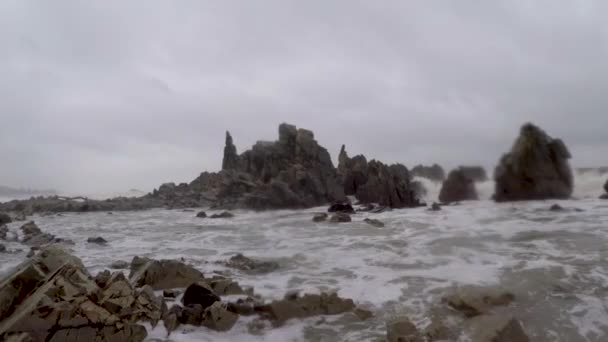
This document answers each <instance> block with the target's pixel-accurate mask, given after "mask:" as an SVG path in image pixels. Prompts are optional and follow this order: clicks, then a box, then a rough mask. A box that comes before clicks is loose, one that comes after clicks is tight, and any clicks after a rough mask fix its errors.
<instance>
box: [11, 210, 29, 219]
mask: <svg viewBox="0 0 608 342" xmlns="http://www.w3.org/2000/svg"><path fill="white" fill-rule="evenodd" d="M13 220H15V221H25V220H26V215H25V213H24V212H23V211H21V212H18V213H15V215H14V216H13Z"/></svg>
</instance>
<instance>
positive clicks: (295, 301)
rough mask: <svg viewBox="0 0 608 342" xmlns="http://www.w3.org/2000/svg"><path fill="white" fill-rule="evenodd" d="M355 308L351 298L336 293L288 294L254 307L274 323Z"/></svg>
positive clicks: (342, 311) (337, 313)
mask: <svg viewBox="0 0 608 342" xmlns="http://www.w3.org/2000/svg"><path fill="white" fill-rule="evenodd" d="M355 308H356V306H355V303H354V302H353V301H352V299H343V298H340V297H338V295H337V294H335V293H331V294H327V293H321V294H305V295H304V296H299V295H297V294H288V295H287V296H286V298H285V299H282V300H277V301H273V302H271V303H269V304H265V305H259V306H256V307H255V311H256V312H258V313H260V314H261V315H262V317H264V318H266V319H269V320H271V321H275V323H276V324H279V325H280V324H283V323H284V322H286V321H288V320H290V319H293V318H307V317H313V316H319V315H339V314H342V313H346V312H350V311H353V310H354V309H355Z"/></svg>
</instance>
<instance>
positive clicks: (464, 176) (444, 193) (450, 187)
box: [439, 167, 483, 203]
mask: <svg viewBox="0 0 608 342" xmlns="http://www.w3.org/2000/svg"><path fill="white" fill-rule="evenodd" d="M482 170H483V169H482ZM477 199H479V197H478V196H477V190H476V189H475V180H474V179H473V178H471V177H470V176H469V173H467V171H466V169H465V168H464V167H460V168H457V169H454V170H452V171H450V173H449V175H448V178H447V179H446V180H445V181H444V182H443V185H442V186H441V191H440V192H439V201H440V202H442V203H452V202H459V201H466V200H477Z"/></svg>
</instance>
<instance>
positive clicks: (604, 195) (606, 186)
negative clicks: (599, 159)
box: [600, 180, 608, 199]
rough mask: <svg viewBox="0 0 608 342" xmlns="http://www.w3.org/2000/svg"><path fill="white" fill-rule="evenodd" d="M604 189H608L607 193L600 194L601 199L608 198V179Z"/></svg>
mask: <svg viewBox="0 0 608 342" xmlns="http://www.w3.org/2000/svg"><path fill="white" fill-rule="evenodd" d="M604 191H606V193H605V194H603V195H602V196H600V198H601V199H608V180H606V183H605V184H604Z"/></svg>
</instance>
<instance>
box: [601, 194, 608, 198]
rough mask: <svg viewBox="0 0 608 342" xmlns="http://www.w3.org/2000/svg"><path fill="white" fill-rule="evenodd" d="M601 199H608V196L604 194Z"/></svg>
mask: <svg viewBox="0 0 608 342" xmlns="http://www.w3.org/2000/svg"><path fill="white" fill-rule="evenodd" d="M600 199H608V194H603V195H601V196H600Z"/></svg>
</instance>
